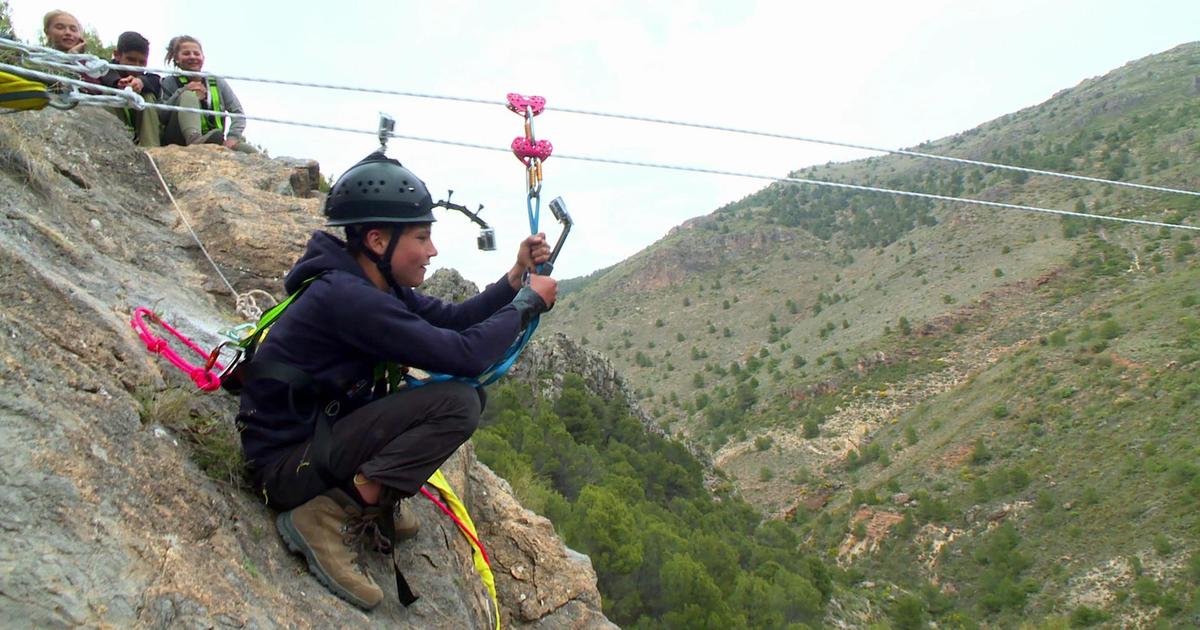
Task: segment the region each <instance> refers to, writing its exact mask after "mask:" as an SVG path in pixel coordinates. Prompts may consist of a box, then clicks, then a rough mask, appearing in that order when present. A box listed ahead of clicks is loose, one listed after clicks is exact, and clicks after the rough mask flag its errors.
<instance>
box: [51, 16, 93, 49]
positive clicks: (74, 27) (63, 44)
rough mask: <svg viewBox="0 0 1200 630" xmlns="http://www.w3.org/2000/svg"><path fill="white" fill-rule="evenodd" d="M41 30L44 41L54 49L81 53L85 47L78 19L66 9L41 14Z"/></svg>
mask: <svg viewBox="0 0 1200 630" xmlns="http://www.w3.org/2000/svg"><path fill="white" fill-rule="evenodd" d="M42 32H43V33H45V35H46V43H47V44H48V45H49V46H50V48H53V49H54V50H57V51H60V52H65V53H71V54H81V53H83V52H84V50H85V49H86V48H87V43H86V42H84V41H83V29H82V28H81V27H80V26H79V20H77V19H75V16H74V15H71V14H70V13H67V12H66V11H62V10H59V9H55V10H53V11H50V12H49V13H47V14H46V15H45V16H43V17H42Z"/></svg>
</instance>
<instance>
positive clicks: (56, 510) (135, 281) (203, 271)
mask: <svg viewBox="0 0 1200 630" xmlns="http://www.w3.org/2000/svg"><path fill="white" fill-rule="evenodd" d="M149 155H151V156H153V158H154V160H155V162H156V163H157V165H158V167H159V168H160V169H161V171H162V173H163V176H164V178H165V179H166V182H167V184H168V185H169V186H170V189H171V191H172V194H173V195H174V196H175V197H176V199H177V200H178V203H179V205H180V209H181V211H182V212H183V214H184V216H186V217H187V219H188V221H189V222H190V223H191V224H192V226H193V228H194V229H195V230H196V233H197V234H198V236H199V237H200V239H201V240H202V241H203V242H204V243H205V245H206V247H207V249H208V251H209V253H210V254H211V255H212V256H213V258H214V259H215V260H216V263H217V266H218V267H219V268H220V269H221V271H222V273H224V274H225V275H226V276H227V277H228V278H229V280H230V282H232V283H233V284H234V286H235V287H236V288H237V289H238V290H239V291H247V290H249V289H252V288H258V289H263V290H266V291H270V292H275V295H276V296H277V297H278V292H279V291H280V286H279V285H280V282H279V280H278V279H279V278H280V277H281V276H282V274H283V273H285V272H286V271H287V269H288V268H289V267H290V265H291V263H292V262H293V261H294V259H295V257H296V255H297V253H298V252H299V251H300V249H301V248H302V247H303V245H304V243H305V241H306V240H307V238H308V236H309V233H310V232H311V231H312V230H313V229H318V228H319V227H320V225H321V224H322V218H321V216H320V203H321V202H320V199H319V198H316V197H310V196H309V194H310V193H311V190H310V191H309V192H307V193H303V194H302V193H301V189H302V188H303V186H298V185H297V184H296V180H295V179H294V178H295V174H296V170H297V169H298V168H299V169H301V170H304V171H306V174H305V177H306V178H307V177H309V176H310V175H314V173H316V167H315V163H312V164H309V163H308V162H305V163H304V164H302V165H299V166H297V165H295V164H291V163H288V162H285V161H277V160H270V159H268V158H265V157H263V156H259V155H244V154H241V153H237V152H233V151H228V150H225V149H223V148H221V147H216V146H197V147H186V148H185V147H165V148H161V149H153V150H151V151H150V152H149ZM316 175H319V173H317V174H316ZM312 181H314V182H315V181H316V179H312ZM281 183H282V184H281ZM285 188H286V189H290V192H289V193H288V196H281V195H280V194H279V192H282V191H284V189H285ZM292 195H295V196H292ZM93 221H96V222H99V223H100V224H101V225H102V226H103V230H102V232H103V233H101V230H97V229H96V228H95V226H94V225H93V223H92V222H93ZM264 300H265V298H264ZM233 304H234V301H233V298H232V296H231V295H230V294H229V292H228V289H226V288H225V286H224V284H223V282H222V281H220V280H219V279H217V278H216V273H215V272H214V271H213V269H212V267H211V266H210V265H209V263H208V261H207V260H206V259H205V257H204V255H203V254H202V253H201V251H200V248H199V247H198V246H197V245H196V244H195V243H194V241H193V239H192V236H191V235H190V234H189V232H188V230H187V229H186V227H185V226H184V224H183V221H182V219H180V217H179V214H178V213H177V211H176V210H175V208H174V207H173V206H172V204H171V202H170V200H169V198H168V196H167V194H166V193H165V192H164V191H163V190H162V188H161V185H160V184H159V182H158V178H157V176H156V175H155V174H154V168H153V166H152V165H151V162H150V161H149V159H147V154H146V153H143V152H142V151H140V150H138V149H137V148H135V147H134V146H132V144H130V142H129V140H128V138H127V137H126V134H125V130H124V129H123V128H122V126H121V124H120V122H119V121H118V119H117V118H116V117H114V116H112V115H111V114H108V113H107V112H104V111H100V110H94V109H88V108H84V107H80V108H78V109H76V110H71V111H67V112H60V111H42V112H22V113H19V114H16V115H12V116H5V117H0V475H3V479H4V484H3V486H0V533H2V535H0V627H5V628H74V627H142V628H249V629H270V628H334V627H388V628H430V627H453V628H488V627H491V619H492V616H491V608H490V602H489V598H488V596H487V594H486V592H485V590H484V588H483V586H482V584H481V582H480V580H479V576H478V575H477V574H476V572H475V568H474V565H473V563H472V561H471V556H470V551H469V547H468V546H467V543H466V542H465V539H464V538H463V537H462V536H461V535H460V534H459V532H458V531H457V529H456V528H455V527H454V525H453V524H452V523H451V521H449V520H448V519H447V518H445V517H444V516H442V515H441V513H440V512H438V511H436V509H435V508H434V506H433V504H432V503H430V502H428V501H424V500H418V501H416V504H415V506H416V509H417V511H418V515H419V518H421V520H422V524H423V527H422V529H421V533H420V534H419V535H418V536H417V538H416V539H414V540H412V541H408V542H405V543H403V544H402V545H400V546H399V548H398V549H397V550H396V557H397V559H398V562H399V564H400V566H401V567H402V568H404V569H405V570H406V574H407V576H408V578H409V579H410V580H411V581H412V583H413V586H414V588H415V589H416V590H417V591H418V593H419V594H420V595H421V600H420V601H418V602H417V603H416V604H415V605H414V606H412V607H410V608H407V609H405V608H403V607H401V606H400V604H399V603H398V602H397V601H396V600H395V598H394V597H391V598H389V599H387V600H386V601H385V602H384V604H383V605H381V606H380V608H379V609H377V610H375V611H373V612H372V613H370V614H364V613H363V612H361V611H359V610H357V609H354V608H353V607H351V606H349V605H347V604H345V603H344V602H342V601H341V600H340V599H338V598H337V597H335V596H333V595H332V594H330V593H329V592H328V591H327V590H326V589H325V588H324V587H322V586H321V585H320V584H318V583H317V582H316V580H315V579H313V578H312V576H311V575H310V574H309V573H308V571H307V570H306V568H305V565H304V563H303V561H302V560H301V559H300V558H299V557H297V556H294V555H291V554H289V553H288V552H287V551H286V549H284V547H283V546H282V545H281V544H280V543H279V541H278V538H277V535H276V534H275V528H274V523H273V518H274V514H273V513H272V512H271V511H270V510H268V509H266V508H265V507H264V506H263V505H262V502H261V500H259V499H258V498H256V497H254V496H251V495H250V494H249V493H248V492H243V491H240V490H238V489H237V488H236V487H235V486H233V485H231V484H229V483H222V482H217V481H213V480H212V479H210V478H209V477H208V476H206V475H205V474H204V472H203V471H202V470H201V469H200V468H199V467H198V466H197V465H196V463H195V462H194V461H193V460H192V458H191V456H190V454H189V450H188V448H189V447H188V446H187V445H188V440H187V439H185V438H186V437H187V436H186V435H183V434H181V433H179V432H178V430H176V429H172V428H171V427H170V426H164V425H162V424H158V423H155V422H153V421H152V418H150V417H147V418H145V419H143V418H142V413H143V412H144V411H146V410H147V409H150V407H149V406H147V405H145V404H144V403H145V401H147V400H150V399H151V398H152V397H154V396H156V395H162V394H163V393H164V392H165V393H170V392H173V391H186V392H194V387H193V385H192V384H191V381H190V380H189V379H188V378H187V377H186V376H184V375H183V374H181V373H180V372H178V371H177V370H175V369H174V368H171V367H169V366H168V365H167V364H166V363H165V362H164V361H161V360H160V359H158V358H156V357H154V356H153V355H151V354H150V353H148V352H147V351H146V348H145V345H144V344H143V343H142V342H141V341H140V340H139V339H138V338H137V337H136V336H135V335H134V334H133V332H132V330H131V328H130V325H129V318H130V314H131V311H132V309H133V308H134V307H136V306H140V305H146V306H151V307H153V309H154V310H155V312H156V313H158V314H159V315H160V316H162V317H163V318H164V320H166V321H168V322H170V323H171V324H172V325H175V326H176V327H178V328H179V329H180V330H181V331H182V332H183V333H185V334H187V335H188V336H190V337H191V338H192V339H193V340H195V341H196V342H197V343H198V344H199V345H201V346H203V347H212V346H214V345H216V343H217V342H218V341H219V340H220V337H219V336H218V334H217V332H218V331H219V330H220V329H222V328H225V327H229V326H233V325H236V324H238V323H241V317H239V316H238V315H236V314H234V313H233V312H232V311H233ZM181 352H182V349H181ZM191 358H192V359H196V357H191ZM179 398H180V400H182V401H183V402H182V403H180V404H179V405H178V408H177V409H176V411H175V413H177V414H182V416H181V417H212V418H218V419H220V420H219V422H224V421H229V422H231V418H232V416H233V413H234V409H235V406H236V401H235V400H234V399H233V398H232V397H228V396H225V395H223V394H199V393H198V392H197V393H194V395H193V394H191V393H189V395H187V396H181V397H179ZM445 472H446V474H447V476H448V477H449V478H450V479H451V482H452V483H453V484H454V486H455V488H456V489H457V490H458V492H459V493H460V496H462V497H463V499H464V501H466V503H467V505H468V507H469V508H470V509H471V510H472V512H473V514H474V515H475V518H476V521H477V524H478V525H479V526H480V529H481V530H483V531H481V534H482V537H483V540H484V543H485V544H487V545H494V546H496V547H505V546H506V545H509V544H511V541H512V540H514V539H516V540H521V541H526V542H525V543H524V544H527V545H529V546H530V547H529V548H536V549H538V550H539V555H536V556H533V557H524V558H523V559H522V560H521V562H522V563H524V565H523V566H528V569H529V570H531V571H532V574H534V575H536V576H537V580H536V581H535V584H536V585H537V586H538V591H537V593H538V600H537V601H538V602H541V605H539V606H531V604H529V603H527V602H526V601H521V600H520V599H519V598H517V597H515V596H514V593H516V591H517V590H518V589H516V588H513V587H511V586H510V585H509V582H511V581H515V580H516V578H514V577H511V574H510V573H509V572H507V571H502V570H499V569H498V570H497V578H498V584H499V585H500V593H501V609H502V614H503V616H504V617H505V619H508V620H511V621H512V626H514V627H522V626H539V627H564V626H565V627H606V626H608V625H609V624H608V621H607V620H606V619H604V617H603V614H602V613H601V609H600V599H599V594H598V592H597V591H596V589H595V574H594V573H592V572H591V571H590V562H588V561H586V558H585V557H582V556H579V555H578V554H574V553H572V552H569V551H568V550H566V548H565V547H563V545H562V543H561V541H559V540H558V539H557V538H556V537H554V536H553V530H552V528H550V527H549V525H548V523H547V524H545V526H536V527H535V526H532V525H530V523H534V522H536V519H535V518H533V517H532V516H524V515H522V516H521V518H519V519H517V518H514V519H513V521H512V522H508V521H504V522H498V521H497V522H493V521H492V520H491V519H492V518H504V519H507V518H508V517H510V516H511V515H514V514H518V513H519V510H518V508H516V507H511V506H510V507H506V508H505V509H499V508H497V507H496V505H507V503H506V502H511V503H512V504H514V505H515V500H514V499H512V497H511V496H510V492H509V491H508V490H507V486H506V484H504V483H503V482H502V481H501V480H499V479H496V478H495V477H494V475H491V474H490V471H487V470H486V469H485V468H484V467H483V466H482V465H481V464H479V463H478V461H476V460H475V458H474V454H473V452H472V451H471V449H470V448H466V449H464V450H463V451H462V452H461V453H460V454H459V455H457V456H456V457H455V458H452V459H451V461H450V462H448V463H447V465H446V467H445ZM418 499H419V498H418ZM485 515H490V516H485ZM500 555H501V556H504V555H505V554H504V553H501V554H500ZM543 557H545V558H549V559H550V561H552V562H553V563H555V564H553V565H547V566H553V567H556V568H554V569H552V570H548V571H547V570H542V562H543ZM371 570H372V571H373V573H374V575H375V576H376V578H377V579H378V580H379V581H380V583H381V584H382V585H385V588H387V589H388V590H392V591H394V582H392V580H391V575H390V572H391V563H390V562H389V561H387V559H385V558H383V557H381V556H380V557H376V558H373V559H372V560H371ZM559 572H561V573H559Z"/></svg>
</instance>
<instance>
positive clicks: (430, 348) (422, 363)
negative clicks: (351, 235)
mask: <svg viewBox="0 0 1200 630" xmlns="http://www.w3.org/2000/svg"><path fill="white" fill-rule="evenodd" d="M330 287H331V288H333V289H335V291H334V293H332V294H331V295H330V296H328V297H327V298H324V299H328V300H330V301H329V302H326V303H330V304H339V305H340V306H339V308H337V309H336V313H335V314H334V325H335V326H336V328H337V330H338V331H339V336H341V337H342V340H343V342H344V343H346V344H347V345H349V346H350V347H352V348H354V349H355V350H357V351H358V352H361V353H363V354H365V355H367V356H371V357H374V358H375V359H377V360H382V361H393V362H396V363H400V364H402V365H409V366H412V367H415V368H420V369H423V370H431V371H434V372H442V373H445V374H452V375H454V376H476V375H478V374H479V373H481V372H483V371H484V370H486V369H487V368H488V367H489V366H491V365H492V364H493V363H495V362H496V361H497V360H498V359H499V358H500V357H501V356H503V355H504V351H505V350H507V349H508V347H509V346H510V345H512V342H513V340H515V339H516V338H517V335H518V334H519V333H520V332H521V314H520V313H519V312H518V311H517V309H516V308H515V307H513V306H509V305H504V306H502V307H500V308H499V309H498V310H495V311H493V312H490V313H487V314H486V315H483V316H482V317H480V316H479V315H480V313H482V312H483V311H485V310H486V308H484V307H490V306H491V303H490V302H489V300H494V299H496V298H497V297H498V296H499V295H500V292H499V291H496V290H494V288H493V287H489V289H488V291H485V292H484V293H482V294H480V296H476V298H473V300H475V303H474V304H470V305H468V304H467V303H464V304H461V305H450V304H446V303H443V302H441V301H440V300H435V299H433V298H428V297H424V296H414V297H415V298H417V299H418V308H419V309H422V310H424V311H437V314H439V315H442V314H447V313H448V312H449V311H453V310H456V309H460V312H458V313H455V314H453V315H451V316H450V317H449V321H451V322H453V323H459V324H463V323H466V322H468V321H469V320H471V319H473V318H476V317H478V321H475V322H473V323H470V324H468V325H465V326H464V327H463V328H462V329H457V330H456V329H453V328H447V327H441V326H438V325H436V324H435V323H434V322H432V321H429V320H427V319H425V317H423V316H422V314H421V313H418V312H416V311H415V310H413V309H411V308H410V306H409V304H410V303H409V302H408V301H406V300H403V299H396V298H395V297H393V296H392V295H390V294H388V293H385V292H383V291H379V290H378V289H376V288H374V287H373V286H371V285H369V284H367V283H366V282H365V281H364V282H362V283H346V284H342V285H340V286H336V287H334V286H333V285H330ZM315 288H318V287H317V286H316V285H314V286H313V287H312V288H311V289H310V290H312V289H315ZM321 288H322V289H324V287H321ZM508 290H509V291H511V290H512V288H511V287H508ZM323 297H324V296H323ZM324 299H323V300H322V301H324ZM510 299H511V298H510ZM471 301H472V300H468V302H471ZM435 303H436V304H435Z"/></svg>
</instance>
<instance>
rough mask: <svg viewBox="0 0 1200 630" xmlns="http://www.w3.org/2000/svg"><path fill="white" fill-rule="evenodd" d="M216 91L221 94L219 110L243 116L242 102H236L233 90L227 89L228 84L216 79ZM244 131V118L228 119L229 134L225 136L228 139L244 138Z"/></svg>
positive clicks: (236, 98) (223, 80)
mask: <svg viewBox="0 0 1200 630" xmlns="http://www.w3.org/2000/svg"><path fill="white" fill-rule="evenodd" d="M217 91H218V92H219V93H220V94H221V109H223V110H225V111H227V112H229V113H231V114H244V113H246V112H245V111H243V110H242V102H241V101H239V100H238V97H237V95H236V94H234V93H233V88H231V87H229V82H228V81H226V80H225V79H222V78H217ZM245 130H246V119H245V118H233V117H230V119H229V133H226V134H225V136H226V137H229V138H238V139H242V138H244V135H243V133H242V132H244V131H245Z"/></svg>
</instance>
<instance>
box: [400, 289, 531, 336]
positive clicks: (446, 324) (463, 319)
mask: <svg viewBox="0 0 1200 630" xmlns="http://www.w3.org/2000/svg"><path fill="white" fill-rule="evenodd" d="M516 295H517V292H516V291H514V290H513V288H512V287H511V286H509V284H508V278H507V277H505V276H501V278H500V280H498V281H496V282H494V283H492V284H489V285H488V286H487V287H486V288H485V289H484V290H483V291H482V292H480V293H479V294H478V295H475V296H472V297H471V298H469V299H467V300H464V301H463V302H461V303H458V304H453V303H450V302H444V301H442V300H439V299H437V298H434V297H429V296H427V295H421V294H420V293H417V292H415V291H405V292H404V293H403V295H401V297H400V299H402V300H404V302H405V305H406V306H408V308H409V310H411V311H412V312H414V313H416V314H417V315H418V316H420V317H421V318H422V319H424V320H425V321H427V322H429V323H431V324H433V325H434V326H438V327H441V328H450V329H452V330H464V329H466V328H469V327H471V326H473V325H475V324H478V323H479V322H481V321H483V320H485V319H487V318H488V317H490V316H491V315H492V313H495V312H496V311H498V310H500V309H501V308H503V307H504V306H506V305H507V304H508V303H509V302H512V300H513V298H514V297H516Z"/></svg>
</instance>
